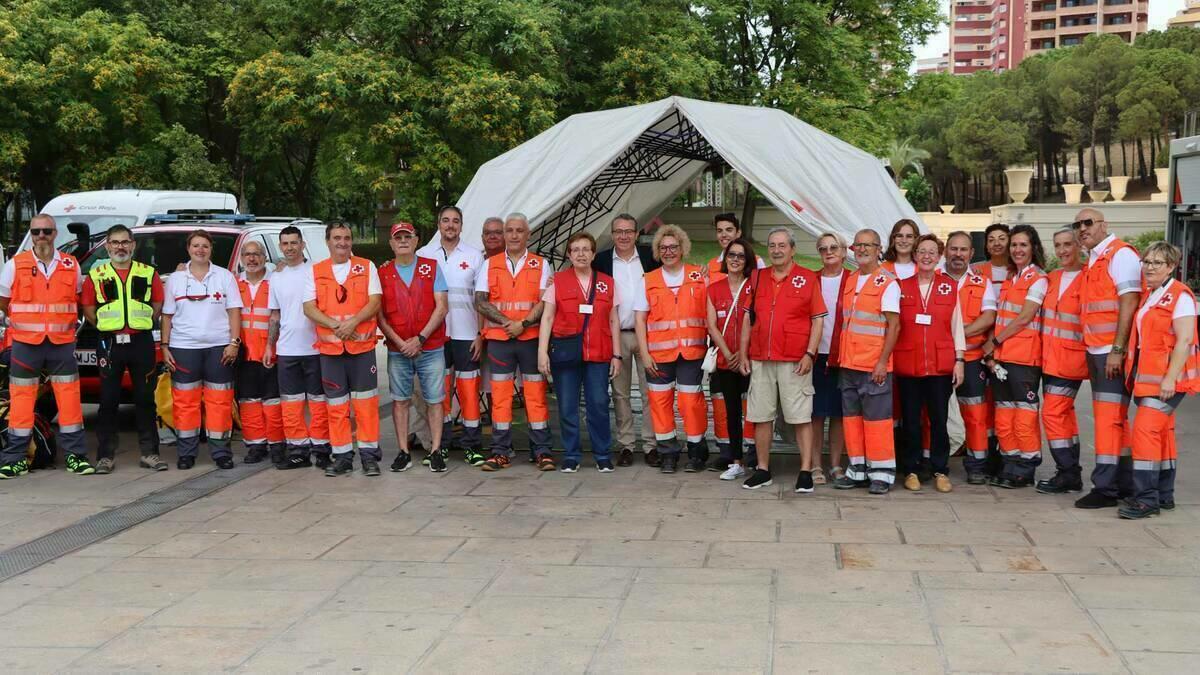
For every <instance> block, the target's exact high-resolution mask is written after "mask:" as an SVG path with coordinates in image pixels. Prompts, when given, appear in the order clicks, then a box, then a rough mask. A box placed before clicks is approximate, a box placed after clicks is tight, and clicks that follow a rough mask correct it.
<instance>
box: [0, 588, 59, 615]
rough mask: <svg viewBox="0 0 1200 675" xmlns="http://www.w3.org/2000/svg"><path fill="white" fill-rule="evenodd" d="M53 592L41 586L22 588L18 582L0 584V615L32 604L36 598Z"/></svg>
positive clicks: (51, 589)
mask: <svg viewBox="0 0 1200 675" xmlns="http://www.w3.org/2000/svg"><path fill="white" fill-rule="evenodd" d="M53 592H54V589H53V588H46V587H43V586H23V585H21V584H20V582H16V581H6V582H4V583H0V614H7V613H8V612H11V611H12V610H14V609H16V608H18V607H20V606H21V605H26V604H29V603H31V602H34V601H35V600H37V599H38V598H41V597H43V596H46V595H49V594H51V593H53Z"/></svg>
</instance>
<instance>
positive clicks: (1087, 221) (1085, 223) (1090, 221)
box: [1071, 218, 1104, 230]
mask: <svg viewBox="0 0 1200 675" xmlns="http://www.w3.org/2000/svg"><path fill="white" fill-rule="evenodd" d="M1103 222H1104V221H1103V220H1100V219H1099V218H1084V219H1083V220H1077V221H1075V222H1073V223H1071V229H1072V230H1078V229H1079V228H1081V227H1091V226H1092V225H1095V224H1096V223H1103Z"/></svg>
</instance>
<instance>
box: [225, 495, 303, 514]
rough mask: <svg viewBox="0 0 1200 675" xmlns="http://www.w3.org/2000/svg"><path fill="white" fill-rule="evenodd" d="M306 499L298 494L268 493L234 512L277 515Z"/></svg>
mask: <svg viewBox="0 0 1200 675" xmlns="http://www.w3.org/2000/svg"><path fill="white" fill-rule="evenodd" d="M305 499H307V497H305V496H304V495H303V494H302V493H297V492H268V493H266V494H264V495H259V496H257V497H255V498H254V499H251V500H250V501H248V502H246V503H245V504H244V505H242V506H238V507H235V508H234V510H235V511H240V512H253V511H257V512H260V513H276V512H279V511H286V510H288V509H290V508H291V507H293V506H295V505H296V504H298V503H299V502H301V501H304V500H305Z"/></svg>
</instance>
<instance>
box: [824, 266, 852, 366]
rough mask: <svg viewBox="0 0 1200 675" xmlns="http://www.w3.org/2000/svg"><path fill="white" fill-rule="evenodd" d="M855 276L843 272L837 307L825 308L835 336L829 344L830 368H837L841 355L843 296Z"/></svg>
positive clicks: (827, 319)
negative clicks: (850, 280)
mask: <svg viewBox="0 0 1200 675" xmlns="http://www.w3.org/2000/svg"><path fill="white" fill-rule="evenodd" d="M853 274H854V272H851V271H850V270H842V281H841V283H840V284H839V285H838V299H837V302H836V303H834V304H835V305H836V306H835V307H833V308H832V309H831V308H829V307H826V308H825V309H826V311H828V312H829V313H830V314H829V316H827V317H825V320H826V321H829V320H830V319H832V320H833V336H832V337H831V342H830V343H829V367H830V368H836V367H837V364H838V356H839V355H840V354H841V349H842V296H843V295H845V294H846V284H847V283H849V279H850V276H851V275H853ZM821 299H822V300H824V296H822V298H821Z"/></svg>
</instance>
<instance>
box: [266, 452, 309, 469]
mask: <svg viewBox="0 0 1200 675" xmlns="http://www.w3.org/2000/svg"><path fill="white" fill-rule="evenodd" d="M312 465H313V463H312V461H311V460H309V459H308V455H307V454H305V455H288V457H287V458H286V459H284V460H283V461H282V462H280V463H279V464H276V465H275V468H276V469H279V470H280V471H287V470H289V469H307V468H308V467H310V466H312Z"/></svg>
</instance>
